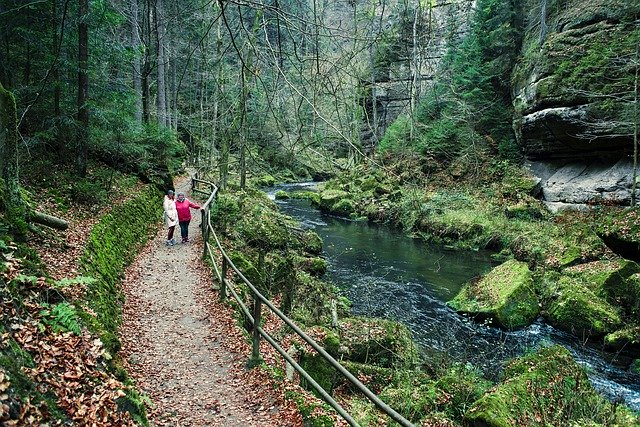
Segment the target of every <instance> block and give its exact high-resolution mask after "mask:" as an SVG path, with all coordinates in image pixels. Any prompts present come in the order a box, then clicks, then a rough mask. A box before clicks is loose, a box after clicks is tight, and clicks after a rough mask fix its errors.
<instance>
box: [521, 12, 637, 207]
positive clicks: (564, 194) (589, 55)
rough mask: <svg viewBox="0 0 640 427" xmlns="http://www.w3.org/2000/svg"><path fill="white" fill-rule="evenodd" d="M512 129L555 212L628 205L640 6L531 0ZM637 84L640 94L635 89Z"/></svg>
mask: <svg viewBox="0 0 640 427" xmlns="http://www.w3.org/2000/svg"><path fill="white" fill-rule="evenodd" d="M526 3H527V4H526V7H525V8H524V10H526V11H528V17H527V24H528V25H527V31H526V34H525V37H524V43H523V48H522V59H521V61H520V62H519V63H518V64H517V66H516V68H515V69H514V73H513V100H514V107H515V120H514V130H515V132H516V136H517V138H518V141H519V143H520V145H521V147H522V148H523V151H524V154H525V155H526V157H527V158H528V159H529V160H530V165H531V167H532V170H533V171H534V173H536V174H537V175H538V176H539V177H540V178H541V179H542V188H543V196H544V198H545V200H546V201H547V202H548V203H549V205H550V207H551V208H552V209H555V208H559V207H564V206H566V205H567V204H570V205H581V204H584V203H587V202H592V201H596V200H599V199H610V200H616V201H618V202H620V203H623V204H628V203H629V201H630V190H631V180H632V176H633V170H632V169H633V168H632V159H631V155H632V153H633V134H634V124H635V123H636V122H637V121H638V116H637V114H638V113H637V111H638V110H637V109H636V101H637V95H638V93H637V86H636V85H637V74H636V73H637V69H638V67H640V64H639V61H640V58H639V57H638V47H637V46H638V43H639V42H640V21H638V19H639V18H640V3H638V2H637V1H627V0H527V2H526ZM634 87H635V88H636V89H634Z"/></svg>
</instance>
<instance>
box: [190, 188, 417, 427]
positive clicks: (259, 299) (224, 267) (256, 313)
mask: <svg viewBox="0 0 640 427" xmlns="http://www.w3.org/2000/svg"><path fill="white" fill-rule="evenodd" d="M191 182H192V185H191V187H192V191H195V192H199V193H202V194H205V195H208V198H207V201H206V202H205V203H204V204H203V205H202V211H201V212H202V223H201V227H202V236H203V241H204V253H203V257H204V258H209V260H210V261H211V265H212V266H213V269H214V271H215V274H216V278H217V280H218V282H219V283H220V290H219V291H220V298H221V299H226V298H227V291H228V292H230V293H231V295H232V296H233V298H234V299H235V301H236V302H237V303H238V305H239V306H240V308H241V310H242V312H243V314H244V315H245V317H246V318H247V319H248V321H249V324H250V325H251V329H250V330H249V332H250V333H251V335H252V356H251V360H253V361H257V360H259V358H260V353H259V352H260V349H259V348H260V347H259V345H260V339H261V338H264V340H265V341H267V342H268V343H269V344H270V345H271V346H272V347H273V348H274V349H275V350H276V351H277V352H278V353H279V354H280V355H281V356H282V357H283V358H284V359H285V360H286V361H287V363H289V364H290V365H291V366H292V367H293V368H294V369H295V370H296V371H297V372H298V373H299V374H300V376H302V377H303V378H304V379H305V380H306V381H307V382H308V384H309V385H311V386H312V387H313V388H314V389H315V390H316V391H317V392H318V394H319V395H320V396H321V397H322V399H323V400H324V401H325V402H326V403H327V404H329V405H330V406H331V407H332V408H333V409H335V411H336V412H337V413H338V414H339V415H340V416H341V417H342V418H344V420H345V421H347V422H348V423H349V424H350V425H351V426H359V424H358V423H357V422H356V421H355V420H354V419H353V417H352V416H351V415H350V414H349V413H348V412H347V411H346V410H345V409H344V408H343V407H342V406H341V405H340V404H339V403H338V402H337V401H336V400H335V399H333V397H331V395H330V394H329V393H328V392H327V391H326V390H325V389H323V388H322V386H320V384H318V383H317V382H316V381H315V380H314V379H313V378H312V377H311V376H310V375H309V374H308V373H307V372H306V371H305V370H304V369H303V368H302V367H301V366H300V365H299V364H298V363H297V362H296V361H295V360H294V359H293V358H292V357H291V355H289V353H287V351H285V349H283V348H282V346H280V344H278V342H277V341H276V340H275V339H274V338H273V337H272V336H271V335H269V333H267V332H266V331H264V330H263V329H262V328H261V327H260V322H261V317H262V305H263V304H264V305H265V306H266V307H267V308H268V309H269V310H271V311H272V312H273V313H274V314H275V315H276V316H278V317H279V318H280V319H281V320H282V321H283V322H284V323H285V324H286V325H287V326H289V327H290V328H291V330H293V331H294V332H295V333H296V334H297V335H298V336H299V337H300V338H302V339H303V340H304V341H305V342H306V343H307V344H309V345H310V346H311V347H312V348H313V349H314V350H315V351H317V352H318V354H319V355H320V356H322V357H323V358H324V359H325V360H326V361H327V362H328V363H329V364H330V365H331V366H333V367H334V368H335V369H336V370H337V371H338V372H340V373H341V374H342V375H343V376H344V377H345V378H346V379H347V380H348V381H349V382H350V383H351V384H353V386H354V387H355V388H356V389H358V390H359V391H360V392H361V393H362V394H364V395H365V396H366V397H367V398H368V399H369V400H370V401H371V402H372V403H373V404H374V405H375V406H377V407H378V408H379V409H380V410H381V411H382V412H384V413H385V414H387V415H388V416H389V417H390V418H391V419H393V420H394V421H396V422H397V423H399V424H400V425H401V426H404V427H414V425H413V424H412V423H411V422H410V421H408V420H407V419H406V418H404V417H403V416H402V415H400V414H399V413H398V412H396V411H395V410H394V409H393V408H391V407H390V406H389V405H387V404H386V403H384V402H383V401H382V400H381V399H380V398H379V397H378V396H377V395H376V394H375V393H373V392H372V391H371V390H369V388H367V386H365V385H364V384H363V383H362V382H361V381H360V380H358V379H357V378H356V377H355V376H354V375H353V374H352V373H351V372H349V371H348V370H347V369H345V367H344V366H342V365H341V364H340V363H339V362H338V361H337V360H335V359H334V358H333V357H332V356H331V355H330V354H329V353H327V352H326V350H325V349H324V348H323V347H322V346H321V345H319V344H318V343H317V342H315V341H314V340H313V339H312V338H311V337H309V336H308V335H307V334H306V333H304V332H303V331H302V330H301V329H300V328H299V327H298V326H297V325H296V324H295V323H293V321H292V320H291V319H289V318H288V317H287V316H286V315H285V314H284V313H282V311H280V309H278V308H277V307H276V306H275V305H274V304H273V303H272V302H271V301H270V300H269V299H267V298H266V297H264V296H263V295H262V293H260V291H259V290H258V289H257V288H256V287H255V286H254V285H253V284H252V283H251V282H250V281H249V280H248V279H247V278H246V277H245V276H244V275H243V274H242V272H241V271H240V270H239V269H238V268H237V267H236V266H235V265H234V264H233V262H232V261H231V259H230V258H229V256H228V255H227V253H226V252H225V250H224V248H223V247H222V244H221V242H220V240H219V239H218V236H217V234H216V232H215V230H214V228H213V227H212V225H211V214H210V208H211V205H212V203H213V202H214V201H215V199H216V196H217V193H218V187H217V186H216V185H215V184H214V183H212V182H209V181H204V180H201V179H198V178H192V181H191ZM199 184H204V185H206V186H207V187H208V189H207V190H202V189H200V188H198V185H199ZM209 240H213V242H214V246H215V248H216V249H217V250H218V252H219V253H220V256H221V257H222V263H221V266H220V267H218V263H217V261H216V259H215V256H214V252H213V249H214V248H213V247H212V245H211V244H210V243H209ZM229 269H231V270H232V271H233V272H234V273H235V274H236V275H237V277H239V278H240V280H241V281H242V282H244V284H245V285H246V286H247V288H248V289H249V290H250V291H251V293H252V294H253V301H254V305H253V307H252V310H249V307H247V305H246V304H245V303H244V301H243V300H242V298H240V296H239V295H238V293H237V292H236V290H235V289H234V288H233V283H232V282H231V281H229V280H228V279H227V274H228V271H229Z"/></svg>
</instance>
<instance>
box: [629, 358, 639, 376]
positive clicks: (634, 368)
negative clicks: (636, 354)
mask: <svg viewBox="0 0 640 427" xmlns="http://www.w3.org/2000/svg"><path fill="white" fill-rule="evenodd" d="M629 370H630V371H631V372H633V373H634V374H638V375H640V359H636V360H634V361H633V362H631V366H629Z"/></svg>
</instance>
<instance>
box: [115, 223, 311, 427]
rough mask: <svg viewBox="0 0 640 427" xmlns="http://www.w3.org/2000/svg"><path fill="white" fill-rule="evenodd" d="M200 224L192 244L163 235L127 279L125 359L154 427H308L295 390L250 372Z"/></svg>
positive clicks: (265, 374) (260, 371)
mask: <svg viewBox="0 0 640 427" xmlns="http://www.w3.org/2000/svg"><path fill="white" fill-rule="evenodd" d="M199 222H200V221H199V216H197V215H194V220H192V223H191V227H190V228H191V230H190V238H191V239H192V243H189V244H179V245H176V246H166V245H164V244H163V242H164V230H161V231H159V232H158V235H157V236H156V238H155V239H153V241H152V242H150V243H149V244H148V245H147V247H146V248H145V249H144V250H143V253H142V255H141V256H140V257H139V258H138V259H137V260H136V261H135V262H134V263H133V264H132V265H131V266H130V267H129V268H128V269H127V271H126V273H125V280H124V283H123V289H124V292H125V295H126V302H125V306H124V314H123V317H124V322H123V326H122V328H121V337H122V343H123V350H122V355H123V359H124V360H125V364H126V365H127V367H128V371H129V372H131V374H132V376H133V377H134V378H135V380H136V381H137V384H138V386H139V388H140V389H141V390H143V391H144V393H146V394H147V395H148V396H149V397H150V399H151V401H152V402H153V403H152V405H151V410H150V413H149V420H150V423H151V425H153V426H178V425H179V426H194V427H195V426H247V427H251V426H256V427H262V426H264V427H270V426H281V427H297V426H302V417H301V415H300V413H299V411H298V409H297V407H296V405H295V403H294V402H292V401H290V400H287V399H286V398H285V393H286V392H287V387H291V388H295V387H297V386H295V385H294V384H290V385H285V386H283V384H281V383H276V382H275V380H274V379H273V377H271V376H270V375H269V373H268V371H267V370H266V369H263V368H254V369H247V368H246V362H247V360H248V357H249V355H250V354H251V348H250V345H249V343H248V341H247V337H246V335H245V334H244V333H243V332H242V330H241V329H240V326H239V324H238V321H237V319H236V318H235V314H234V313H233V309H232V308H231V307H230V306H229V305H227V304H223V303H221V302H220V301H219V298H218V295H217V293H216V292H215V291H214V290H213V283H212V279H211V274H212V273H211V271H210V269H209V267H207V266H206V265H205V264H204V263H203V262H202V260H201V256H202V239H201V237H200V235H199V229H198V225H199ZM178 232H179V231H178ZM265 356H266V357H268V358H272V356H271V355H270V354H265ZM284 384H286V383H284Z"/></svg>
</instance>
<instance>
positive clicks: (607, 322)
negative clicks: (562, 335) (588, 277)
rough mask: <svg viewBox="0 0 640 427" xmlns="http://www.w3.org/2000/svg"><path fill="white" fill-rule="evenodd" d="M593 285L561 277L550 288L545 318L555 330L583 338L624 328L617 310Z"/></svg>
mask: <svg viewBox="0 0 640 427" xmlns="http://www.w3.org/2000/svg"><path fill="white" fill-rule="evenodd" d="M592 287H593V284H592V283H585V282H584V281H582V280H580V278H576V277H570V276H561V277H559V278H558V279H557V281H556V282H555V283H553V284H550V285H549V288H548V289H547V293H548V294H549V295H550V300H549V301H547V304H546V307H545V310H544V312H543V315H544V317H545V318H546V319H547V320H548V321H549V323H551V324H552V325H554V326H555V327H557V328H559V329H562V330H564V331H567V332H571V333H573V334H576V335H580V336H589V335H593V336H603V335H606V334H608V333H610V332H613V331H615V330H617V329H619V328H620V326H621V324H622V321H621V319H620V313H619V311H618V309H617V308H616V307H614V306H613V305H611V304H609V303H608V302H607V301H606V300H605V299H604V298H601V297H599V296H598V295H596V293H595V292H594V291H593V290H592V289H591V288H592Z"/></svg>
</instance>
